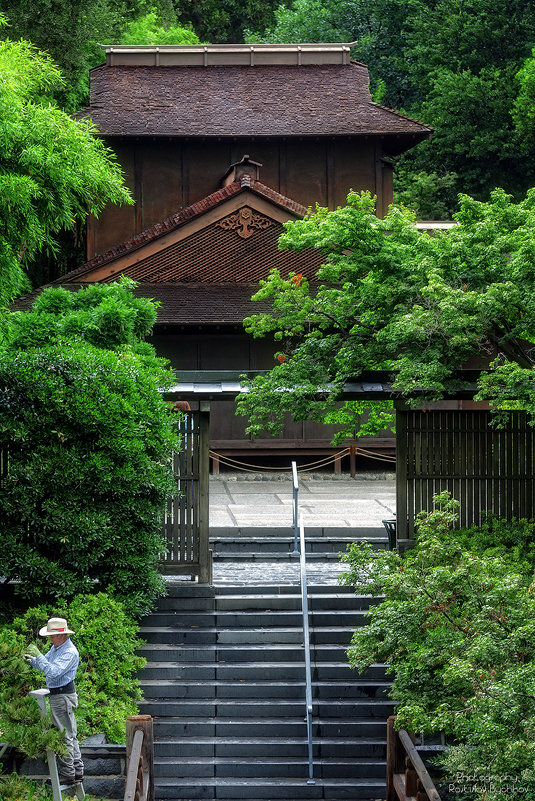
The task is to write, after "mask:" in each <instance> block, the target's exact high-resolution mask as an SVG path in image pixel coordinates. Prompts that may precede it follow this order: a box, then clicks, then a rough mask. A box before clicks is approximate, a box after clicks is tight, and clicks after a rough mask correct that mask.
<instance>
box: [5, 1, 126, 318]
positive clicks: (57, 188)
mask: <svg viewBox="0 0 535 801" xmlns="http://www.w3.org/2000/svg"><path fill="white" fill-rule="evenodd" d="M2 24H3V18H2V17H1V15H0V27H1V25H2ZM61 82H62V78H61V76H60V74H59V71H58V70H57V68H56V67H55V66H54V65H53V64H52V62H51V60H50V58H49V57H48V56H46V55H45V54H43V53H39V52H37V51H36V50H35V49H34V48H33V46H32V45H31V44H30V43H29V42H26V41H23V40H21V41H18V42H13V41H11V40H9V39H4V40H3V41H0V303H1V304H5V303H8V302H9V301H11V300H12V299H13V298H15V297H16V296H17V295H19V294H21V292H23V291H24V290H25V289H27V288H28V281H27V278H26V270H27V268H28V265H29V264H30V262H31V261H32V259H34V258H35V257H36V255H37V254H39V253H40V252H46V251H48V252H50V253H55V252H56V249H57V239H56V235H57V233H58V232H59V231H61V230H68V229H72V228H73V226H74V225H75V224H76V223H77V221H78V222H81V221H84V220H85V218H86V215H87V213H88V211H89V212H92V213H94V214H98V212H99V211H100V210H101V209H102V208H103V207H104V206H105V205H106V203H107V202H115V203H129V202H131V198H130V195H129V193H128V191H127V190H126V189H125V188H124V186H123V178H122V173H121V170H120V168H119V166H118V165H117V163H116V161H115V158H114V156H113V154H112V152H111V151H110V150H109V149H108V148H107V147H106V146H105V145H104V144H103V142H102V141H101V140H100V139H98V138H97V137H95V136H94V133H95V130H94V128H93V127H92V126H91V125H90V124H89V123H87V122H77V121H74V120H72V119H71V118H70V117H69V116H68V115H67V114H65V112H63V111H61V110H60V109H58V108H57V107H55V106H54V105H52V104H51V103H49V102H47V101H45V100H42V95H43V94H44V93H46V92H47V91H48V90H49V89H50V87H51V86H53V85H56V84H58V83H61Z"/></svg>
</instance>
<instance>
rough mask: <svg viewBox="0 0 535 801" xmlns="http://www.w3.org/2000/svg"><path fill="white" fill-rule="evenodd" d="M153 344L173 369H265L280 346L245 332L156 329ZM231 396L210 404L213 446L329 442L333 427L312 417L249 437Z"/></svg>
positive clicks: (314, 445)
mask: <svg viewBox="0 0 535 801" xmlns="http://www.w3.org/2000/svg"><path fill="white" fill-rule="evenodd" d="M150 341H151V343H152V344H153V345H154V347H155V348H156V350H157V352H158V355H159V356H164V357H165V358H167V359H169V361H170V362H171V365H172V366H173V367H174V369H175V370H178V372H179V374H180V370H243V371H244V372H246V371H247V370H268V369H270V368H271V367H273V365H274V364H275V360H274V356H273V354H274V353H275V352H276V351H277V350H279V347H278V346H277V344H276V343H273V342H271V341H270V340H267V339H265V340H257V339H253V338H252V337H249V336H248V335H247V334H245V333H234V334H232V333H223V332H221V333H214V334H207V333H199V334H187V333H184V334H155V335H154V336H153V337H152V338H151V340H150ZM235 412H236V404H235V403H234V402H233V401H217V402H214V403H212V404H211V408H210V443H211V447H212V448H215V449H217V448H224V449H225V448H237V447H241V448H249V447H251V449H255V448H256V449H259V448H262V447H266V448H269V447H272V448H275V449H276V448H277V447H279V448H282V447H286V448H291V447H295V448H300V449H303V448H306V447H307V446H309V447H310V448H312V449H313V448H317V447H327V446H329V445H330V442H331V440H332V438H333V436H334V434H335V433H336V430H337V428H336V426H327V425H323V424H321V423H316V422H314V421H312V420H306V421H303V422H297V423H295V422H293V421H292V420H290V419H288V420H287V421H286V424H285V426H284V430H283V432H282V433H281V434H280V435H279V436H277V437H271V436H268V437H266V438H265V439H260V440H257V441H256V442H253V440H252V438H251V437H250V436H249V435H248V434H246V433H245V428H246V426H247V421H246V419H245V418H244V417H238V416H236V413H235Z"/></svg>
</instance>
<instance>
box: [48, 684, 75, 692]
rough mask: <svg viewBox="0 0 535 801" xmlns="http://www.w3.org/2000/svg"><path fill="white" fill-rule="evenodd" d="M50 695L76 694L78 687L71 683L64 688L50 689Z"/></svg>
mask: <svg viewBox="0 0 535 801" xmlns="http://www.w3.org/2000/svg"><path fill="white" fill-rule="evenodd" d="M48 689H49V691H50V695H64V694H65V695H66V694H67V693H75V692H76V687H75V686H74V682H73V681H70V682H69V683H68V684H64V685H63V687H49V688H48Z"/></svg>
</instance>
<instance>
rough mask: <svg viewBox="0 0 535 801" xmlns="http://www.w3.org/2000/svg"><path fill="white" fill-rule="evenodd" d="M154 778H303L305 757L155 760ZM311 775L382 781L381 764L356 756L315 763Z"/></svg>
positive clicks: (306, 770)
mask: <svg viewBox="0 0 535 801" xmlns="http://www.w3.org/2000/svg"><path fill="white" fill-rule="evenodd" d="M154 774H155V778H167V777H173V778H176V779H178V780H180V779H182V778H189V777H194V776H195V777H199V778H205V777H208V778H212V777H213V776H214V775H215V776H216V777H217V778H228V779H242V778H253V779H261V778H263V779H266V780H268V781H269V780H270V779H272V778H279V779H280V778H303V777H304V778H306V777H307V776H308V758H307V757H306V749H305V754H304V755H303V757H301V758H299V757H286V758H285V757H279V758H274V759H269V758H265V757H257V758H256V759H254V760H252V759H240V758H237V759H236V758H233V757H215V758H214V757H181V758H180V759H177V758H176V757H156V756H155V758H154ZM314 774H315V775H316V776H317V778H320V779H330V778H333V779H341V778H349V777H351V778H353V779H364V778H374V779H381V778H383V777H384V761H382V760H374V759H367V758H365V757H356V758H355V759H343V758H336V759H332V760H322V759H319V760H317V761H316V762H315V764H314Z"/></svg>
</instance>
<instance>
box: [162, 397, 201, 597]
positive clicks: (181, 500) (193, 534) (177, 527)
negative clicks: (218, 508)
mask: <svg viewBox="0 0 535 801" xmlns="http://www.w3.org/2000/svg"><path fill="white" fill-rule="evenodd" d="M178 425H179V431H180V435H181V443H182V444H181V448H180V451H178V452H177V453H174V454H173V470H174V474H175V481H176V493H175V496H174V497H173V498H172V500H170V501H169V503H168V504H167V509H166V511H165V515H164V524H163V534H164V540H165V543H166V545H167V551H166V553H164V554H162V557H161V560H160V570H161V572H162V573H166V574H178V575H188V574H189V575H191V576H192V577H193V576H198V579H199V582H201V583H203V584H208V583H210V582H211V578H212V576H211V572H212V571H211V552H210V548H209V540H208V479H209V456H208V447H209V441H208V438H209V433H208V426H209V413H208V412H204V411H195V412H187V413H186V414H185V415H184V416H183V417H181V419H180V421H179V423H178Z"/></svg>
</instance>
